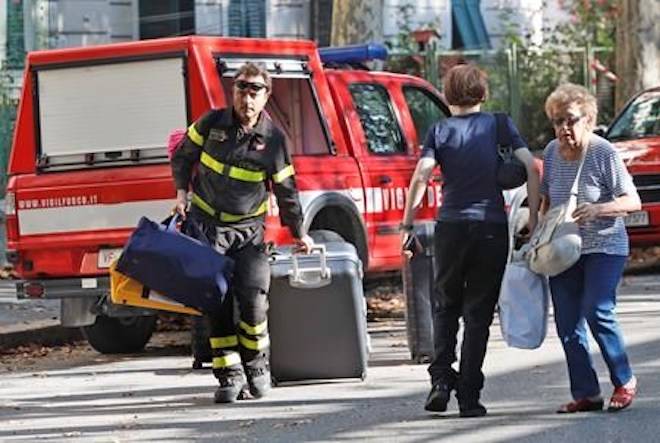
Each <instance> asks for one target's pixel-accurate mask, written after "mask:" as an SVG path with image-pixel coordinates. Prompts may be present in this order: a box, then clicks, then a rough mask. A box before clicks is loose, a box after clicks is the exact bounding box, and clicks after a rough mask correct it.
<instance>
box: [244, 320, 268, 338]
mask: <svg viewBox="0 0 660 443" xmlns="http://www.w3.org/2000/svg"><path fill="white" fill-rule="evenodd" d="M238 326H240V328H241V329H242V330H244V331H245V332H247V333H248V334H250V335H259V334H261V333H263V332H264V331H265V330H266V328H267V327H268V322H267V321H264V322H262V323H259V324H258V325H254V326H250V325H248V324H247V323H245V322H244V321H243V320H241V321H240V322H239V323H238Z"/></svg>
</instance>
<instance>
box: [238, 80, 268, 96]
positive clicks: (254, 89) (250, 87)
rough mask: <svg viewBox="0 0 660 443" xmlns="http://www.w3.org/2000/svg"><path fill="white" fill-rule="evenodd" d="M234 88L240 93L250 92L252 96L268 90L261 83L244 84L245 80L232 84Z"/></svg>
mask: <svg viewBox="0 0 660 443" xmlns="http://www.w3.org/2000/svg"><path fill="white" fill-rule="evenodd" d="M234 86H236V88H238V90H239V91H241V92H245V91H250V92H251V93H253V94H258V93H260V92H261V91H264V90H267V89H268V86H267V85H265V84H263V83H255V82H246V81H245V80H238V81H236V82H234Z"/></svg>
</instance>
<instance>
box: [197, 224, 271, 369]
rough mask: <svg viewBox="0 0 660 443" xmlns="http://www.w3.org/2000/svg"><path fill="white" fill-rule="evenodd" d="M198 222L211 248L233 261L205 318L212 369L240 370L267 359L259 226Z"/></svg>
mask: <svg viewBox="0 0 660 443" xmlns="http://www.w3.org/2000/svg"><path fill="white" fill-rule="evenodd" d="M201 225H202V227H203V229H204V231H205V233H206V234H207V237H208V238H209V240H210V241H211V244H214V245H215V249H216V250H217V251H218V252H220V253H222V254H225V255H227V256H229V257H231V258H233V259H234V260H235V266H234V275H233V278H232V281H231V286H230V288H229V291H228V294H227V297H225V300H224V302H223V305H222V307H221V308H220V310H219V311H218V312H216V313H213V314H209V315H207V317H206V319H207V322H208V329H209V339H210V342H211V355H212V357H213V373H214V375H215V376H216V377H221V376H224V375H226V374H227V371H240V370H242V366H251V365H255V366H256V365H263V364H265V363H266V362H267V361H268V354H269V349H270V342H269V336H268V326H267V314H268V289H269V286H270V266H269V264H268V256H267V254H266V250H265V249H266V248H265V244H264V241H263V235H264V227H263V225H262V224H260V223H255V224H254V225H250V226H240V227H227V226H217V225H214V224H208V223H204V222H202V223H201ZM235 307H238V310H237V311H236V309H235Z"/></svg>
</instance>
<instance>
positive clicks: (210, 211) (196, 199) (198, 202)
mask: <svg viewBox="0 0 660 443" xmlns="http://www.w3.org/2000/svg"><path fill="white" fill-rule="evenodd" d="M192 202H193V204H194V205H195V206H197V207H198V208H199V209H201V210H202V211H204V212H206V213H207V214H208V215H210V216H211V217H213V216H215V209H213V208H212V207H211V205H209V204H208V203H206V202H205V201H204V200H202V197H200V196H199V195H197V194H195V193H193V196H192Z"/></svg>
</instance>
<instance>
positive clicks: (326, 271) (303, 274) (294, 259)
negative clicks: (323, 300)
mask: <svg viewBox="0 0 660 443" xmlns="http://www.w3.org/2000/svg"><path fill="white" fill-rule="evenodd" d="M309 252H310V254H311V255H318V257H319V266H310V267H301V266H300V263H299V262H298V259H299V258H300V257H301V256H304V255H303V254H296V253H294V254H292V255H291V264H292V266H293V269H292V270H291V271H289V285H291V286H292V287H294V288H302V289H314V288H322V287H323V286H327V285H329V284H330V281H331V280H332V272H331V271H330V268H329V267H328V261H327V259H326V251H325V245H314V246H312V249H311V250H310V251H309Z"/></svg>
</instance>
